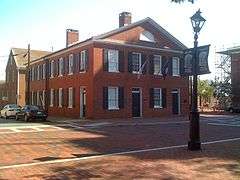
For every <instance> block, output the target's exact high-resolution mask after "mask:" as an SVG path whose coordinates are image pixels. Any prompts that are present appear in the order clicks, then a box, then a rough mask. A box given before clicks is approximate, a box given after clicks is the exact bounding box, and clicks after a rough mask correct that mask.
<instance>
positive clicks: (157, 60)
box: [153, 55, 162, 74]
mask: <svg viewBox="0 0 240 180" xmlns="http://www.w3.org/2000/svg"><path fill="white" fill-rule="evenodd" d="M153 63H154V74H162V61H161V56H158V55H154V59H153Z"/></svg>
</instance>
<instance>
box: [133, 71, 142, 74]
mask: <svg viewBox="0 0 240 180" xmlns="http://www.w3.org/2000/svg"><path fill="white" fill-rule="evenodd" d="M132 74H142V73H141V72H138V71H133V72H132Z"/></svg>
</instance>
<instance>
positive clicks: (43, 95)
mask: <svg viewBox="0 0 240 180" xmlns="http://www.w3.org/2000/svg"><path fill="white" fill-rule="evenodd" d="M42 106H43V107H45V90H43V92H42Z"/></svg>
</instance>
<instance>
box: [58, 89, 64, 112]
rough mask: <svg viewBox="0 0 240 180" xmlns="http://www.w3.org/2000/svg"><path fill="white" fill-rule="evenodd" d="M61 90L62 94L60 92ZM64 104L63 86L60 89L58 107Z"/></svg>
mask: <svg viewBox="0 0 240 180" xmlns="http://www.w3.org/2000/svg"><path fill="white" fill-rule="evenodd" d="M60 92H61V94H60ZM60 100H61V101H60ZM62 104H63V97H62V88H59V89H58V107H60V108H61V107H62Z"/></svg>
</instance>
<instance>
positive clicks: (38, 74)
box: [37, 65, 40, 81]
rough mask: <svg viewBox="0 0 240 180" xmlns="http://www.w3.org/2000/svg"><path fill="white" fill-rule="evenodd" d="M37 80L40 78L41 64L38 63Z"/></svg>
mask: <svg viewBox="0 0 240 180" xmlns="http://www.w3.org/2000/svg"><path fill="white" fill-rule="evenodd" d="M37 80H38V81H39V80H40V66H39V65H37Z"/></svg>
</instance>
